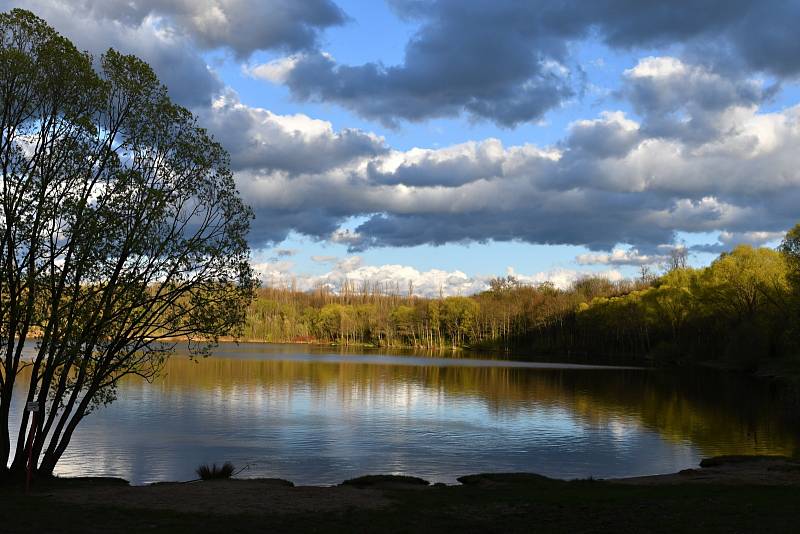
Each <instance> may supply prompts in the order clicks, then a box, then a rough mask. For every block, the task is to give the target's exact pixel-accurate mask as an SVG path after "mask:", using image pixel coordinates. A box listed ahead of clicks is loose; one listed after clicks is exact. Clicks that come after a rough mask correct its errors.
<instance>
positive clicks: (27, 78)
mask: <svg viewBox="0 0 800 534" xmlns="http://www.w3.org/2000/svg"><path fill="white" fill-rule="evenodd" d="M0 39H2V44H0V105H1V106H2V109H0V132H1V133H2V138H0V166H2V191H0V204H1V205H0V470H3V471H4V472H5V474H6V475H9V474H13V473H15V472H21V471H23V470H24V469H25V463H26V460H27V458H26V456H27V455H26V449H27V446H28V444H32V451H33V458H34V462H35V465H36V466H37V467H38V470H39V472H41V473H46V474H49V473H52V471H53V468H54V467H55V465H56V463H57V462H58V460H59V458H60V457H61V455H62V454H63V453H64V451H65V449H66V448H67V445H68V444H69V442H70V438H71V437H72V435H73V432H74V431H75V428H76V427H77V425H78V424H79V423H80V422H81V420H82V419H83V418H84V417H85V416H86V415H87V414H89V413H90V412H91V411H92V410H94V409H95V408H97V407H98V406H101V405H104V404H107V403H109V402H111V401H113V400H114V397H115V388H116V385H117V383H118V382H119V380H120V379H121V378H122V377H124V376H126V375H139V376H141V377H144V378H145V379H149V378H151V377H153V376H154V375H156V373H158V371H159V369H160V368H161V366H162V364H163V362H164V361H165V359H166V358H167V357H168V356H169V355H170V354H171V352H172V350H173V348H174V343H169V341H168V340H169V339H170V338H172V339H174V338H176V337H180V338H188V339H189V340H190V343H191V346H192V348H193V350H194V351H195V352H197V353H203V352H205V351H207V350H209V349H210V348H211V347H212V346H213V343H214V342H215V341H216V340H217V339H218V336H220V335H224V334H227V333H230V332H232V331H235V330H236V329H237V328H238V327H239V326H240V325H241V324H242V323H243V321H244V312H245V307H246V305H247V303H248V302H249V301H250V299H251V298H252V294H253V289H254V287H255V279H254V276H253V272H252V270H251V267H250V265H249V261H248V260H249V249H248V246H247V242H246V240H245V237H246V234H247V231H248V228H249V223H250V219H251V218H252V214H251V211H250V210H249V208H248V207H247V206H245V205H244V204H243V203H242V201H241V199H240V197H239V195H238V193H237V191H236V188H235V185H234V182H233V179H232V176H231V173H230V170H229V165H228V155H227V153H226V152H225V151H224V150H223V149H222V147H221V146H220V145H219V144H217V143H216V142H214V141H213V140H212V139H211V138H210V137H209V135H208V134H207V133H206V132H205V131H204V130H203V129H202V128H200V127H198V125H197V124H196V121H195V118H194V117H193V116H192V114H191V113H190V112H189V111H187V110H186V109H184V108H182V107H180V106H177V105H175V104H173V103H172V102H171V101H170V99H169V97H168V96H167V91H166V88H165V87H164V86H162V85H161V84H160V83H159V81H158V79H157V78H156V76H155V75H154V73H153V71H152V70H151V69H150V67H149V66H148V65H147V64H145V63H144V62H142V61H140V60H139V59H137V58H136V57H133V56H126V55H122V54H120V53H118V52H116V51H114V50H109V51H108V52H107V53H106V54H105V55H103V56H102V57H101V58H99V60H97V61H96V63H95V62H94V61H95V60H94V59H93V58H92V57H90V56H89V55H88V54H86V53H81V52H79V51H78V50H77V49H76V48H75V47H74V46H73V44H72V43H71V42H70V41H69V40H67V39H66V38H64V37H62V36H61V35H59V34H58V33H56V32H55V31H54V30H53V29H52V28H51V27H50V26H48V25H47V23H46V22H45V21H43V20H41V19H39V18H37V17H36V16H35V15H34V14H32V13H30V12H28V11H23V10H18V9H15V10H12V11H10V12H7V13H0ZM34 337H35V338H36V339H37V341H36V342H35V343H33V342H32V338H34ZM18 382H19V383H18ZM15 388H16V389H17V395H13V394H12V393H13V391H14V389H15ZM20 392H21V393H22V395H20V394H19V393H20ZM26 401H27V402H36V403H38V405H39V409H40V411H39V412H38V414H37V416H36V418H35V424H34V418H33V417H30V415H29V414H28V413H27V412H25V413H24V414H23V415H22V418H21V422H20V425H19V431H18V433H17V439H16V443H11V440H10V431H9V415H10V414H11V413H12V402H19V405H18V406H15V407H14V408H15V410H16V411H18V412H19V411H22V408H23V407H24V405H25V402H26ZM12 459H13V460H12ZM9 460H12V462H11V464H10V466H9Z"/></svg>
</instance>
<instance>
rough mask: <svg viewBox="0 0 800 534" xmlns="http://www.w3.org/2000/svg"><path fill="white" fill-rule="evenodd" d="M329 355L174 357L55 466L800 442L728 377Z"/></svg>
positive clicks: (547, 458)
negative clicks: (161, 372) (157, 374)
mask: <svg viewBox="0 0 800 534" xmlns="http://www.w3.org/2000/svg"><path fill="white" fill-rule="evenodd" d="M337 350H338V349H335V348H334V349H329V348H319V347H308V346H298V345H262V344H246V345H240V346H236V345H232V344H226V345H223V346H221V347H220V348H219V349H217V351H216V352H215V354H214V356H212V357H209V358H207V359H204V360H200V361H197V362H195V361H190V360H189V359H188V357H187V356H186V355H185V354H178V355H177V356H175V357H174V358H173V359H172V360H170V361H169V363H168V364H167V367H166V374H165V376H163V377H162V378H160V379H158V380H157V381H155V382H154V383H152V384H148V383H146V382H144V381H142V380H140V379H133V378H132V379H129V380H126V381H125V382H124V383H123V384H122V385H121V387H120V388H119V393H118V400H117V401H116V402H115V403H114V404H112V405H111V406H109V407H106V408H103V409H101V410H99V411H98V412H96V413H94V414H92V415H90V416H89V417H87V418H86V419H85V420H84V422H83V423H81V426H79V427H78V430H77V431H76V433H75V435H74V437H73V440H72V442H71V444H70V446H69V449H68V450H67V453H66V454H65V456H64V457H63V458H62V460H61V462H60V463H59V466H58V468H57V469H56V472H57V473H59V474H61V475H76V476H77V475H102V476H118V477H123V478H126V479H128V480H130V481H131V482H132V483H134V484H143V483H149V482H154V481H164V480H189V479H193V478H195V475H194V469H195V468H196V467H197V466H198V465H199V464H201V463H204V462H209V463H210V462H217V463H221V462H225V461H231V462H233V463H234V464H235V465H236V466H237V468H238V467H244V466H248V467H247V469H246V470H245V471H244V472H242V473H241V475H239V476H241V477H281V478H286V479H289V480H292V481H294V482H295V483H299V484H335V483H339V482H341V481H342V480H345V479H347V478H351V477H355V476H359V475H364V474H370V473H396V474H408V475H416V476H421V477H423V478H426V479H428V480H431V481H435V482H436V481H442V482H454V481H455V479H456V478H457V477H458V476H461V475H464V474H470V473H478V472H487V471H491V472H501V471H527V472H536V473H540V474H544V475H548V476H553V477H561V478H576V477H588V476H593V477H618V476H633V475H645V474H653V473H665V472H673V471H677V470H680V469H684V468H687V467H693V466H696V465H697V463H698V462H699V460H700V459H701V458H703V457H707V456H712V455H718V454H752V453H759V454H788V455H792V454H794V453H795V451H796V450H797V445H798V442H799V440H798V429H797V427H796V426H795V425H794V424H793V423H792V422H791V421H790V420H789V419H788V418H787V417H785V413H786V409H785V406H784V405H783V404H781V402H780V401H779V399H776V393H775V392H773V391H770V388H769V387H768V386H767V385H764V384H762V383H756V382H754V381H746V380H743V379H741V378H739V377H735V376H728V375H722V376H720V375H719V373H699V372H696V371H695V372H692V373H688V374H676V373H674V372H664V371H657V370H647V369H632V368H627V369H620V368H617V369H614V368H598V367H595V368H592V367H580V366H574V365H572V366H570V365H559V364H529V363H520V362H509V361H502V360H489V359H486V360H480V359H471V358H479V357H480V356H479V355H469V358H470V359H467V358H465V357H460V358H447V357H428V356H409V355H406V356H404V355H385V354H375V353H370V354H365V353H354V352H348V353H340V352H337ZM18 407H19V403H17V408H18ZM17 415H18V414H17ZM13 419H16V417H14V418H13Z"/></svg>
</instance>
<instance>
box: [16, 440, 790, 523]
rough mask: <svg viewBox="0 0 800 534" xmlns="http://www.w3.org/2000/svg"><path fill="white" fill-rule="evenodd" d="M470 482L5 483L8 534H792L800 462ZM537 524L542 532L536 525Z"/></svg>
mask: <svg viewBox="0 0 800 534" xmlns="http://www.w3.org/2000/svg"><path fill="white" fill-rule="evenodd" d="M458 480H459V482H460V484H455V485H446V484H433V485H431V484H428V483H427V482H426V481H424V480H422V479H418V478H414V477H403V476H393V475H378V476H366V477H359V478H356V479H352V480H349V481H345V482H343V483H341V484H339V485H336V486H295V485H294V484H292V483H291V482H288V481H285V480H280V479H231V480H215V481H198V482H192V483H180V482H170V483H156V484H151V485H147V486H130V485H128V484H127V482H126V481H124V480H121V479H110V478H80V477H78V478H53V479H47V480H40V481H37V483H36V484H35V485H34V487H33V488H32V492H31V493H30V494H28V495H26V494H24V492H23V491H22V489H21V485H20V484H15V485H13V486H11V485H9V484H5V485H0V498H2V499H3V500H4V503H5V504H6V505H7V506H4V507H0V527H2V530H3V531H4V532H34V531H36V532H63V531H69V532H109V531H115V532H117V531H121V532H140V531H142V530H147V531H150V532H176V531H178V532H223V531H230V532H265V531H272V532H305V531H317V532H450V531H466V532H476V531H479V532H530V531H531V530H536V531H544V532H620V531H629V532H731V531H737V532H755V531H760V532H784V531H785V532H791V531H792V529H793V528H794V527H795V526H796V524H797V521H798V520H800V509H798V507H797V491H798V488H800V459H797V458H786V457H763V456H761V457H758V456H756V457H741V456H740V457H717V458H711V459H707V460H704V461H703V462H701V466H700V467H699V468H697V469H688V470H684V471H681V472H678V473H671V474H666V475H653V476H649V477H633V478H622V479H609V480H592V479H583V480H559V479H551V478H547V477H544V476H541V475H536V474H533V473H484V474H477V475H467V476H463V477H460V478H459V479H458ZM534 526H535V527H536V528H535V529H534V528H533V527H534Z"/></svg>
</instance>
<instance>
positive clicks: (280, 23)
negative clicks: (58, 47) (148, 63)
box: [43, 0, 347, 58]
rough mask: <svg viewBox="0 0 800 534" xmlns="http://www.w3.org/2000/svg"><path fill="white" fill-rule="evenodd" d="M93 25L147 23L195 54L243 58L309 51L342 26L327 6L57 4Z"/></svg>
mask: <svg viewBox="0 0 800 534" xmlns="http://www.w3.org/2000/svg"><path fill="white" fill-rule="evenodd" d="M43 3H45V2H43ZM46 3H47V4H59V3H61V4H71V5H73V6H74V7H75V9H76V12H80V13H83V14H84V15H85V16H91V17H93V18H95V19H96V20H98V21H100V22H103V23H106V24H112V23H117V24H121V25H124V26H129V27H137V26H141V25H143V24H146V21H147V19H149V18H158V19H160V20H159V23H160V24H161V25H163V26H164V27H165V28H168V29H169V30H170V31H172V32H175V33H177V34H181V35H184V36H187V37H189V38H191V40H192V41H193V42H194V43H195V44H196V45H197V46H199V47H200V48H205V49H214V48H228V49H230V50H232V51H234V52H235V53H236V55H237V56H239V57H242V58H245V57H247V56H249V55H250V54H251V53H253V52H255V51H256V50H269V49H285V50H290V51H295V50H303V49H309V48H313V47H315V46H316V45H317V40H318V37H319V32H320V31H321V30H323V29H325V28H327V27H330V26H336V25H339V24H343V23H344V22H345V20H346V19H347V17H346V15H345V13H344V12H343V11H342V10H341V9H340V8H339V7H338V6H337V5H336V4H335V3H334V2H333V1H332V0H302V1H300V0H137V1H135V2H131V1H129V0H69V1H61V2H59V1H58V0H54V1H50V2H46Z"/></svg>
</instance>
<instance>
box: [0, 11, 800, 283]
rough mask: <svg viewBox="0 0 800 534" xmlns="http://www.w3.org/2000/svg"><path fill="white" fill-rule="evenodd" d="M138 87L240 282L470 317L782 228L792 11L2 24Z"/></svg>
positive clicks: (190, 17) (791, 124)
mask: <svg viewBox="0 0 800 534" xmlns="http://www.w3.org/2000/svg"><path fill="white" fill-rule="evenodd" d="M13 7H21V8H25V9H30V10H31V11H33V12H34V13H36V14H37V15H39V16H41V17H42V18H44V19H45V20H47V21H48V22H49V23H50V24H51V25H52V26H54V27H55V28H56V29H57V30H58V31H60V32H61V33H63V34H64V35H65V36H67V37H68V38H70V39H71V40H73V42H75V43H76V45H77V46H78V47H79V48H81V49H84V50H88V51H89V52H91V53H92V54H94V55H95V56H98V57H99V55H100V54H102V53H103V51H105V50H106V49H108V48H109V47H113V48H115V49H117V50H120V51H122V52H124V53H131V54H135V55H137V56H139V57H141V58H142V59H144V60H145V61H147V62H148V63H150V65H151V66H152V67H153V69H154V70H155V71H156V73H157V74H158V75H159V77H160V79H161V80H162V81H163V82H164V83H165V84H166V85H167V87H168V88H169V91H170V95H171V96H172V98H173V99H174V100H176V101H177V102H178V103H180V104H182V105H184V106H186V107H187V108H189V109H191V110H192V111H193V112H194V113H195V114H196V115H197V116H198V118H199V120H200V123H201V124H202V125H203V126H205V127H206V128H208V130H209V131H210V132H211V133H212V134H213V135H214V137H215V138H216V139H217V140H218V141H219V142H220V143H221V144H222V145H223V146H224V147H225V148H226V149H227V150H228V151H229V152H230V154H231V166H232V169H233V171H234V173H235V179H236V181H237V185H238V187H239V190H240V192H241V194H242V196H243V198H244V199H245V201H246V202H247V203H248V204H249V205H250V206H251V207H252V208H253V210H254V213H255V220H254V221H253V225H252V231H251V233H250V245H251V247H252V250H253V263H254V265H255V266H256V268H257V269H258V272H259V273H260V274H261V277H262V280H264V282H265V283H269V284H288V283H292V282H293V283H295V284H296V285H297V287H299V288H301V289H309V288H312V287H315V286H316V285H320V284H326V285H331V286H333V287H334V288H335V287H336V286H337V285H338V284H340V283H341V282H342V280H344V279H350V280H355V281H359V280H371V281H377V282H381V283H389V284H397V285H398V286H399V287H403V288H405V287H407V286H408V283H409V282H411V283H413V285H414V287H415V288H416V291H417V292H418V293H422V294H429V295H434V294H438V293H440V292H441V293H446V294H469V293H473V292H476V291H480V290H482V289H484V288H485V287H486V284H487V281H488V280H489V279H490V278H491V277H493V276H504V275H507V274H513V275H515V276H517V277H518V278H519V279H521V280H522V281H525V282H529V283H536V282H542V281H551V282H553V283H555V284H556V285H558V286H565V285H568V284H569V283H570V282H571V281H573V280H575V279H576V278H579V277H581V276H585V275H586V274H588V273H594V274H600V275H603V276H607V277H609V278H612V279H620V278H623V277H635V276H637V273H638V272H639V269H640V267H641V266H642V265H647V266H649V267H650V268H651V269H652V270H653V271H654V272H658V270H659V269H660V265H661V264H662V263H663V261H664V259H665V257H666V256H668V255H669V253H670V250H672V249H674V248H675V247H686V248H687V249H688V251H689V253H690V256H689V259H690V263H691V264H692V265H695V266H701V265H707V264H708V263H710V262H711V261H713V259H714V258H715V257H716V255H717V254H719V253H720V252H722V251H725V250H730V249H731V248H732V247H734V246H736V245H737V244H739V243H747V244H751V245H755V246H775V245H776V244H777V243H778V242H779V241H780V238H781V236H782V234H783V233H784V232H785V231H786V230H787V229H788V228H790V227H791V226H793V225H794V224H796V223H797V222H798V221H800V209H798V206H800V188H799V187H798V186H799V185H800V151H798V150H797V148H796V147H797V146H798V140H800V107H798V102H799V101H800V88H799V87H798V83H797V82H798V75H800V40H798V39H797V38H796V22H797V20H800V0H759V1H747V0H672V1H670V2H660V3H657V2H639V1H635V0H593V1H583V0H561V1H553V0H551V1H535V0H531V1H527V2H523V1H512V0H493V1H491V2H489V1H485V0H386V1H381V0H346V1H345V0H135V1H131V0H24V1H18V2H13V1H11V2H9V1H6V0H0V8H1V9H2V10H7V9H10V8H13Z"/></svg>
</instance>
